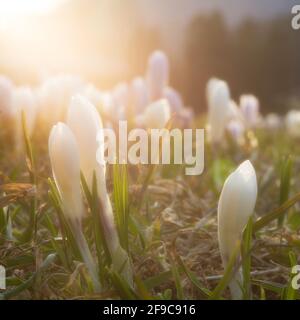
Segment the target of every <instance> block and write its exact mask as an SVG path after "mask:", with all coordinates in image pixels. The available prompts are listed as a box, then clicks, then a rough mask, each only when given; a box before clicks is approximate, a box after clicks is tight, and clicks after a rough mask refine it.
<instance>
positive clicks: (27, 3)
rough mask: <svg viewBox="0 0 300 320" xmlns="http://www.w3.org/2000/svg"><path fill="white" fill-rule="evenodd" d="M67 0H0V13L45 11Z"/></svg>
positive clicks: (7, 14) (15, 13)
mask: <svg viewBox="0 0 300 320" xmlns="http://www.w3.org/2000/svg"><path fill="white" fill-rule="evenodd" d="M66 1H68V0H0V14H1V15H2V16H5V17H10V16H12V15H13V16H16V15H26V14H35V13H47V12H49V11H51V10H53V9H55V8H56V7H57V6H59V5H61V4H62V3H63V2H66Z"/></svg>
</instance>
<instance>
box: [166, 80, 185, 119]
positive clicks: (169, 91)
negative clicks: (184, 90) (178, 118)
mask: <svg viewBox="0 0 300 320" xmlns="http://www.w3.org/2000/svg"><path fill="white" fill-rule="evenodd" d="M163 95H164V98H165V99H167V100H168V101H169V104H170V107H171V109H172V111H173V112H177V113H179V112H180V111H181V110H182V109H183V101H182V98H181V95H180V94H179V93H178V92H177V91H176V90H175V89H173V88H172V87H169V86H168V87H165V88H164V91H163Z"/></svg>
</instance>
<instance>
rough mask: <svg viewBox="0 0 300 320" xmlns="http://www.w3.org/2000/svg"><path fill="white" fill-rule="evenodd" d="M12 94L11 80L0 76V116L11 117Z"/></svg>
mask: <svg viewBox="0 0 300 320" xmlns="http://www.w3.org/2000/svg"><path fill="white" fill-rule="evenodd" d="M12 94H13V84H12V82H11V81H10V80H9V79H8V78H6V77H3V76H0V116H1V117H5V118H6V117H11V116H12V113H13V112H12V106H11V102H12Z"/></svg>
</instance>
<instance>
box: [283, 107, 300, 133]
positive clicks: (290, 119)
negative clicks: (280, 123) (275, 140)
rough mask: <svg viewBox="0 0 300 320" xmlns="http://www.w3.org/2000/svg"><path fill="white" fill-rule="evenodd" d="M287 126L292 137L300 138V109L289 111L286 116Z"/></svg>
mask: <svg viewBox="0 0 300 320" xmlns="http://www.w3.org/2000/svg"><path fill="white" fill-rule="evenodd" d="M285 126H286V130H287V132H288V134H289V135H290V136H291V137H293V138H300V111H298V110H291V111H289V112H288V113H287V115H286V116H285Z"/></svg>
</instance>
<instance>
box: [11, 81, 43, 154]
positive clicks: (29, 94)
mask: <svg viewBox="0 0 300 320" xmlns="http://www.w3.org/2000/svg"><path fill="white" fill-rule="evenodd" d="M11 107H12V110H13V113H14V116H15V129H16V132H15V134H16V141H15V142H16V150H17V152H19V151H21V150H22V149H23V145H24V135H23V122H22V114H24V116H25V121H26V122H25V125H26V130H27V133H28V135H29V136H31V135H32V134H33V131H34V128H35V124H36V113H37V103H36V97H35V95H34V93H33V91H32V90H31V89H30V88H29V87H19V88H16V89H15V90H14V92H13V96H12V105H11Z"/></svg>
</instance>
